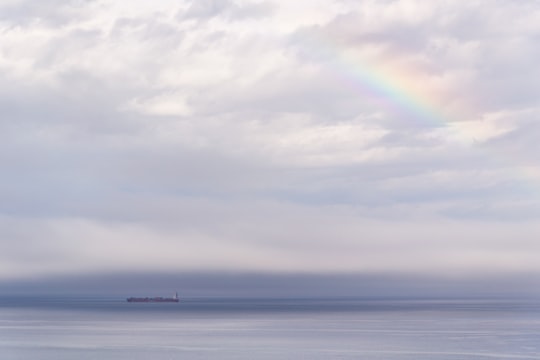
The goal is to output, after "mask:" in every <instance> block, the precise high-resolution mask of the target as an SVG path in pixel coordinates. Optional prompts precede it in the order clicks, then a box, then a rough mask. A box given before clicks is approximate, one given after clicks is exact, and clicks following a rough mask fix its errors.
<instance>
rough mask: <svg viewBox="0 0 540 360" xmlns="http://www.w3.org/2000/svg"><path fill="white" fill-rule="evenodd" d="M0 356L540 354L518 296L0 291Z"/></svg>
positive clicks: (532, 321)
mask: <svg viewBox="0 0 540 360" xmlns="http://www.w3.org/2000/svg"><path fill="white" fill-rule="evenodd" d="M0 359H2V360H26V359H32V360H33V359H38V360H53V359H54V360H68V359H69V360H73V359H78V360H79V359H118V360H123V359H125V360H128V359H129V360H139V359H140V360H142V359H145V360H146V359H160V360H164V359H220V360H221V359H378V360H398V359H399V360H402V359H411V360H412V359H415V360H423V359H426V360H427V359H441V360H442V359H445V360H458V359H464V360H465V359H467V360H474V359H540V306H539V304H537V303H536V302H534V301H525V300H481V299H474V300H471V299H469V300H458V299H447V300H445V299H431V300H420V299H352V298H343V299H225V298H223V299H220V298H190V299H181V301H180V303H127V302H126V301H125V299H124V298H116V297H5V296H4V297H0Z"/></svg>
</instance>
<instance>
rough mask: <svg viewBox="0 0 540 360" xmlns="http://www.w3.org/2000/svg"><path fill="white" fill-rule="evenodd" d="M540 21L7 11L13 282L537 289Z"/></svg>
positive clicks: (0, 58) (418, 13)
mask: <svg viewBox="0 0 540 360" xmlns="http://www.w3.org/2000/svg"><path fill="white" fill-rule="evenodd" d="M539 17H540V10H539V9H538V6H537V4H536V3H535V2H534V1H523V2H519V3H511V4H510V3H509V4H497V6H495V5H494V4H492V3H490V2H489V1H474V2H465V1H454V2H431V3H429V4H428V3H426V2H424V1H417V0H403V1H363V2H357V1H330V0H328V1H326V0H317V1H292V2H291V1H268V2H267V1H257V2H255V1H240V0H238V1H233V0H230V1H200V2H199V1H184V2H178V1H172V0H171V1H168V0H167V1H165V0H164V1H159V2H154V3H150V2H148V1H142V0H141V1H132V2H129V3H128V2H124V1H69V2H62V4H60V2H57V1H48V2H45V1H43V2H39V4H38V1H31V0H25V1H11V2H9V3H7V2H4V3H3V4H2V6H0V30H1V31H2V42H1V43H0V78H1V79H2V80H3V81H2V85H0V138H1V140H2V141H1V142H0V161H1V164H2V171H3V174H4V175H3V177H2V185H3V186H2V190H0V200H2V201H1V202H0V203H1V206H0V211H1V212H2V213H3V214H4V218H3V223H2V228H1V229H0V239H2V240H0V247H2V249H4V250H5V252H3V254H4V255H3V259H4V260H5V261H3V262H2V264H3V265H2V266H3V267H2V268H1V270H0V272H1V276H3V277H4V278H8V277H10V276H15V275H16V274H21V275H22V274H26V275H31V274H32V273H38V272H39V273H51V274H52V273H61V272H69V271H72V270H73V271H75V270H76V271H80V272H85V271H94V270H95V271H97V270H99V269H109V270H111V271H113V270H126V269H131V268H137V267H138V266H139V264H142V265H141V266H142V267H144V268H148V269H155V270H157V269H188V268H190V269H191V268H198V269H205V268H212V267H214V268H223V269H238V270H254V271H255V270H257V271H259V270H260V271H317V270H319V271H385V270H392V271H400V270H403V271H417V272H423V271H431V270H433V271H439V272H452V271H460V269H467V270H471V271H473V270H478V271H488V270H489V269H492V270H493V271H496V270H497V271H498V270H501V271H502V270H507V271H518V270H527V271H528V270H531V271H532V270H534V271H538V270H539V269H538V268H537V266H536V265H535V264H534V262H533V260H532V257H531V255H530V254H532V253H534V251H536V248H535V245H534V243H533V234H535V233H536V232H537V230H538V229H537V228H536V225H535V224H534V220H535V219H537V218H538V216H539V215H540V212H539V209H540V206H539V204H538V195H539V194H538V191H537V190H536V189H537V188H538V186H537V185H536V184H537V183H538V174H539V173H540V172H539V170H538V166H537V164H538V155H537V154H539V153H540V151H538V141H537V139H538V135H539V134H540V128H539V126H538V125H537V124H536V119H537V118H538V114H539V112H538V103H537V102H538V99H537V94H538V93H539V91H538V90H540V89H539V88H538V86H539V85H538V84H539V82H538V81H537V78H538V76H536V75H537V74H538V71H539V70H538V66H537V64H536V59H537V58H538V55H539V51H540V47H538V45H537V37H538V30H539V25H538V24H540V21H538V19H539ZM191 212H193V213H191ZM179 214H181V216H180V215H179ZM185 219H189V221H187V220H185ZM193 224H196V225H193ZM32 228H34V229H36V230H35V231H31V230H28V229H32ZM163 229H169V230H163ZM164 232H165V233H164ZM516 234H518V235H516ZM516 238H519V240H518V241H517V243H516V240H515V239H516ZM72 239H75V240H72ZM129 239H131V240H132V242H131V247H129V241H130V240H129ZM19 241H22V243H24V244H31V245H37V247H35V248H34V249H41V250H42V252H41V254H42V255H39V253H38V252H37V251H35V250H32V247H31V246H18V245H16V243H15V242H19ZM74 244H76V245H74ZM107 244H108V245H107ZM156 244H159V245H160V246H155V245H156ZM106 249H109V250H110V251H108V252H107V251H106ZM126 249H127V250H126ZM144 255H147V257H146V258H145V257H144ZM419 259H422V260H425V261H424V262H420V261H419ZM426 259H427V260H426ZM428 260H429V261H428ZM179 263H180V264H182V265H178V264H179Z"/></svg>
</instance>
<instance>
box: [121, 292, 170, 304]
mask: <svg viewBox="0 0 540 360" xmlns="http://www.w3.org/2000/svg"><path fill="white" fill-rule="evenodd" d="M126 300H127V302H143V303H147V302H152V303H154V302H156V303H162V302H166V303H169V302H175V303H177V302H179V301H180V299H178V293H177V292H176V293H175V294H174V297H172V298H164V297H161V296H158V297H129V298H127V299H126Z"/></svg>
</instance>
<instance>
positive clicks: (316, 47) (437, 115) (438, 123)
mask: <svg viewBox="0 0 540 360" xmlns="http://www.w3.org/2000/svg"><path fill="white" fill-rule="evenodd" d="M306 43H307V44H308V45H307V47H306V50H307V52H308V56H310V57H315V59H316V60H317V62H318V63H322V64H323V65H324V69H325V71H327V72H330V73H331V74H332V77H333V78H334V79H336V80H338V81H340V82H341V83H342V84H344V85H346V86H348V87H350V88H352V89H354V91H355V92H356V93H358V94H361V95H363V97H364V98H366V99H367V100H369V101H371V102H372V103H373V104H374V105H377V106H379V107H380V108H379V109H381V110H382V109H384V110H386V111H391V112H392V113H394V114H397V115H399V117H400V118H403V119H409V120H407V121H413V122H415V123H416V125H417V126H421V127H428V128H441V127H448V126H449V124H451V123H452V121H453V120H455V119H456V118H462V117H463V116H464V114H465V113H466V111H465V109H463V111H462V113H461V114H456V113H452V111H451V108H450V104H451V102H450V101H449V99H445V98H444V97H445V96H448V95H445V90H444V89H443V88H442V87H441V86H440V84H437V83H436V78H434V77H432V76H431V77H430V76H429V74H427V73H426V72H425V70H423V69H421V68H418V67H415V66H412V65H411V64H404V63H403V62H402V63H398V62H397V61H396V60H393V59H399V58H402V57H400V56H397V55H396V54H392V53H389V52H386V53H384V56H381V52H379V53H378V54H360V53H359V51H356V52H355V51H353V50H346V49H342V48H339V47H338V46H336V45H335V43H333V42H331V41H328V40H326V39H325V38H323V37H318V38H316V39H315V38H310V39H309V40H308V41H307V42H306ZM370 58H371V60H369V59H370ZM434 79H435V80H434ZM428 83H429V84H428Z"/></svg>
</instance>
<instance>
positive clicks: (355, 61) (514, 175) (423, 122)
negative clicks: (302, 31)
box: [303, 33, 540, 201]
mask: <svg viewBox="0 0 540 360" xmlns="http://www.w3.org/2000/svg"><path fill="white" fill-rule="evenodd" d="M305 40H306V41H305V42H304V46H305V47H304V49H303V50H304V51H305V53H306V54H305V55H307V56H308V57H310V58H314V60H315V62H316V63H318V64H319V65H321V64H322V65H323V68H324V70H325V71H326V72H328V73H330V74H331V77H332V78H333V79H334V80H337V81H339V82H340V83H342V84H344V85H345V86H347V87H349V88H351V89H352V90H353V91H354V92H355V93H357V94H359V95H360V96H362V97H363V98H365V99H366V101H367V103H371V105H372V106H373V105H374V111H375V112H376V111H377V109H379V112H385V115H386V116H387V115H389V114H393V115H394V118H395V119H396V120H398V121H403V122H404V123H405V125H408V126H410V125H412V126H417V127H419V128H421V129H424V130H426V131H430V130H433V131H440V133H442V134H444V135H443V136H442V138H444V139H445V141H446V142H447V143H453V144H454V145H456V144H457V145H462V146H465V147H469V146H475V144H476V143H477V140H476V136H477V135H478V132H477V131H475V130H474V125H478V123H480V125H482V124H481V121H474V120H482V119H478V118H477V116H478V115H477V114H478V111H477V110H475V105H476V104H474V99H471V98H463V97H462V96H456V94H454V96H452V94H450V93H449V92H448V90H445V89H444V87H445V86H444V84H442V85H441V84H440V83H439V84H437V77H434V76H432V75H431V74H429V73H428V72H426V70H425V69H426V67H423V68H422V67H418V66H413V65H412V63H404V62H403V58H404V57H403V56H402V55H403V54H393V53H391V52H389V51H382V50H381V49H378V51H376V52H374V53H367V52H366V51H367V50H366V49H346V48H341V47H339V45H338V44H337V43H336V42H335V41H333V40H331V39H329V38H328V37H327V36H324V35H323V34H321V33H319V36H317V37H313V36H310V37H308V38H306V39H305ZM360 50H363V53H362V52H361V51H360ZM398 59H401V60H402V61H401V62H398ZM417 60H418V59H417ZM420 62H421V61H420ZM417 63H418V61H417ZM443 82H444V81H443ZM464 93H465V92H464ZM464 120H466V121H464ZM476 154H477V155H479V156H483V157H485V159H486V161H489V162H492V163H493V162H497V163H499V165H500V166H502V167H503V168H504V169H506V170H505V171H506V172H507V175H508V176H505V178H506V179H507V180H510V179H513V181H517V183H519V185H518V186H519V187H522V188H526V189H528V190H527V191H526V192H527V193H529V194H531V193H532V194H535V195H536V196H539V195H540V189H538V186H536V185H535V184H536V183H537V182H538V181H540V169H538V167H536V166H530V165H527V164H524V163H523V161H522V160H520V159H516V157H515V156H512V155H511V154H507V153H504V152H501V151H498V150H496V149H490V150H489V151H484V149H480V150H478V153H476ZM510 181H512V180H510ZM531 200H532V199H531ZM533 201H534V200H533Z"/></svg>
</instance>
